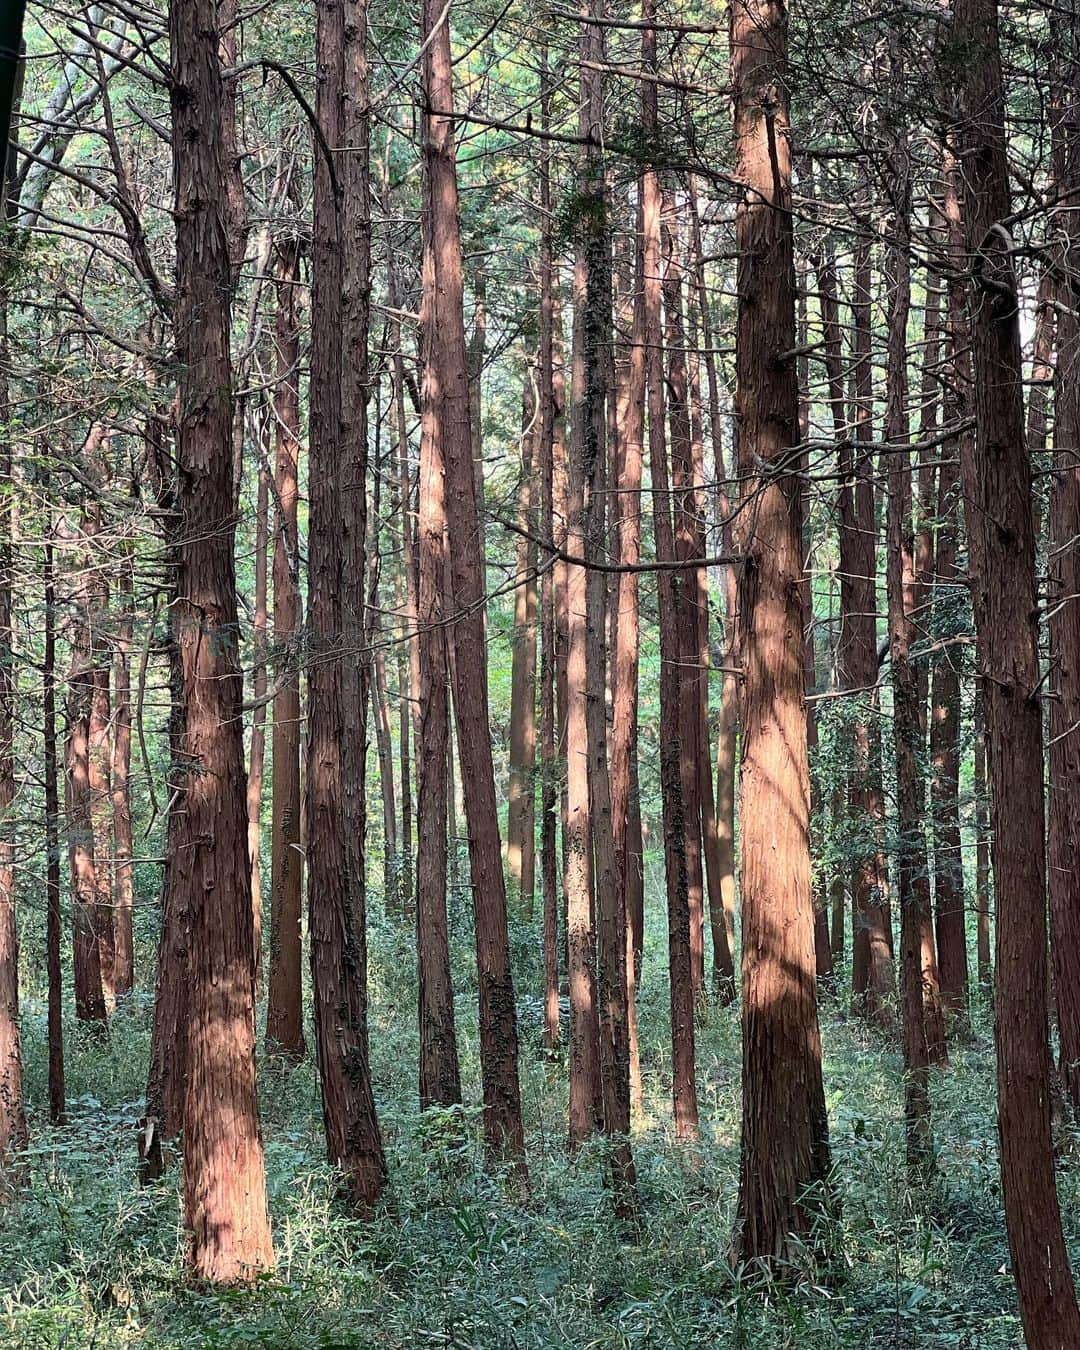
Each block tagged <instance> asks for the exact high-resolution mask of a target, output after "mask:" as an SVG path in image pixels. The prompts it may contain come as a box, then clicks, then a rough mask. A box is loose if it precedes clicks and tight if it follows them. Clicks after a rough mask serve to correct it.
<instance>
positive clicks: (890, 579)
mask: <svg viewBox="0 0 1080 1350" xmlns="http://www.w3.org/2000/svg"><path fill="white" fill-rule="evenodd" d="M892 64H893V72H892V73H893V77H894V78H895V77H896V76H897V75H898V74H899V73H900V72H899V71H898V69H897V65H898V59H897V54H896V52H895V51H894V52H893V54H892ZM907 157H908V148H907V140H906V135H905V134H904V133H903V132H902V131H901V132H900V133H899V135H898V137H897V144H895V145H894V146H893V147H892V148H891V154H890V159H891V160H892V164H891V165H890V177H891V179H892V181H891V183H890V189H891V193H892V196H893V200H894V202H895V216H894V219H893V223H892V224H891V226H890V229H889V238H888V240H887V244H886V254H885V268H886V276H885V281H886V286H887V291H886V294H887V296H888V314H889V319H888V369H887V407H886V419H885V420H886V426H885V438H886V440H887V442H888V444H889V459H888V464H889V480H888V491H889V498H888V515H887V527H886V539H887V548H886V556H887V560H888V561H887V564H886V589H887V594H888V615H889V654H890V658H891V664H892V686H893V740H894V753H895V762H896V802H897V826H898V830H899V839H898V847H897V874H898V883H899V884H898V891H899V900H900V1021H901V1031H902V1034H901V1042H902V1046H903V1055H904V1129H905V1142H906V1149H907V1164H908V1173H909V1177H910V1180H911V1182H912V1185H914V1186H918V1185H920V1184H921V1183H923V1182H925V1181H926V1179H927V1177H928V1174H929V1171H930V1169H931V1167H932V1164H933V1149H934V1143H933V1133H932V1127H931V1120H930V1076H929V1066H930V1051H929V1045H928V1025H927V1023H928V1020H929V1019H928V1014H929V1013H930V1011H931V1009H930V1008H929V1007H927V1006H926V993H927V992H928V991H926V990H925V989H924V985H923V957H922V947H923V928H924V926H928V925H929V922H930V878H929V873H928V870H927V857H926V836H925V833H924V826H923V815H924V810H925V787H924V784H923V780H922V777H921V770H920V766H919V763H918V760H919V752H920V750H921V747H922V742H923V726H922V719H921V717H920V716H919V677H918V672H917V671H916V668H915V663H914V662H913V661H912V659H911V648H912V646H913V644H914V641H915V621H914V619H913V617H912V616H913V613H914V608H915V588H916V585H917V582H916V559H915V537H914V529H913V523H912V503H911V456H910V452H909V449H908V443H909V440H910V425H909V416H908V373H907V327H908V316H909V314H910V312H911V268H910V263H909V261H908V258H909V250H910V247H911V180H910V176H909V173H908V171H907V167H906V166H907V162H908V158H907ZM937 1012H938V1017H939V1018H940V1009H938V1010H937Z"/></svg>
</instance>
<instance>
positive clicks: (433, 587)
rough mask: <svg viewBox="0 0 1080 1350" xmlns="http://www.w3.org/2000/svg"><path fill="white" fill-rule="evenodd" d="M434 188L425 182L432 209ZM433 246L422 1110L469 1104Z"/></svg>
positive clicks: (429, 269)
mask: <svg viewBox="0 0 1080 1350" xmlns="http://www.w3.org/2000/svg"><path fill="white" fill-rule="evenodd" d="M429 191H430V185H429V184H428V183H427V182H425V184H424V193H425V207H429V203H428V200H427V194H428V192H429ZM435 322H436V313H435V240H434V237H433V234H432V230H431V224H430V220H429V221H427V222H425V229H424V253H423V295H422V300H421V321H420V333H421V340H422V342H423V370H424V385H423V412H422V419H421V428H420V478H419V484H418V489H417V492H418V503H417V506H418V513H419V533H418V536H417V546H418V549H419V554H420V584H419V600H418V608H417V610H416V622H415V624H414V628H415V629H416V631H417V632H418V635H419V636H418V646H419V655H420V687H419V691H418V692H419V698H418V700H417V704H416V710H417V715H418V718H419V722H418V726H417V731H416V776H417V811H416V818H417V831H418V836H419V838H418V846H417V855H416V896H417V906H416V948H417V955H418V960H419V982H420V1105H421V1107H425V1106H433V1105H439V1106H449V1105H452V1104H454V1103H456V1102H459V1101H460V1100H461V1075H460V1070H459V1068H458V1055H457V1036H456V1031H455V1027H454V991H453V983H452V979H451V972H450V938H449V924H448V922H447V914H446V878H447V839H446V830H447V806H448V802H447V784H448V775H447V754H448V751H449V747H450V707H449V699H450V695H449V688H448V685H447V670H446V630H445V626H444V625H445V620H446V614H445V608H444V600H445V594H444V593H445V589H446V587H445V577H446V569H447V560H446V485H445V478H446V462H445V444H444V426H445V419H446V412H445V407H444V403H443V387H442V384H441V381H440V379H439V375H438V372H437V368H436V366H435V360H434V358H435V350H436V344H437V342H438V334H437V332H436V329H435Z"/></svg>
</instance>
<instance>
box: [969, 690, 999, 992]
mask: <svg viewBox="0 0 1080 1350" xmlns="http://www.w3.org/2000/svg"><path fill="white" fill-rule="evenodd" d="M984 697H985V696H984V694H983V687H982V677H981V676H979V675H976V677H975V708H974V716H973V719H972V721H973V724H974V725H973V731H974V739H975V751H974V756H973V758H974V763H973V765H972V791H973V793H974V795H975V915H976V919H975V923H976V952H977V958H976V959H977V967H976V968H977V970H978V974H979V984H980V985H981V986H982V987H983V989H989V988H990V986H991V983H992V981H993V973H994V972H993V967H992V965H991V961H990V946H991V934H990V819H989V814H990V813H989V809H988V808H989V786H988V784H987V781H986V718H985V713H984V710H983V701H984Z"/></svg>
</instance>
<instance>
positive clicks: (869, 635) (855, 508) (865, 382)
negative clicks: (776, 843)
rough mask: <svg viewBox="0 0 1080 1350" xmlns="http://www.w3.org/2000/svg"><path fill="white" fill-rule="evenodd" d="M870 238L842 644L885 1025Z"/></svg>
mask: <svg viewBox="0 0 1080 1350" xmlns="http://www.w3.org/2000/svg"><path fill="white" fill-rule="evenodd" d="M870 291H871V267H870V245H869V242H868V241H866V240H862V239H860V241H859V243H858V244H857V246H856V255H855V274H854V278H853V297H852V303H851V317H852V327H853V329H854V337H853V344H852V345H853V350H852V385H853V390H854V404H855V409H854V411H855V445H854V446H852V444H851V443H850V441H848V440H846V439H845V440H844V441H843V442H841V446H840V472H841V476H842V482H843V489H842V492H841V501H840V641H839V644H838V647H839V650H838V653H837V655H838V659H839V662H840V669H841V677H842V680H843V684H844V688H845V689H847V690H849V691H850V692H851V694H852V699H851V705H852V713H851V716H852V739H853V744H854V751H855V763H854V768H853V773H852V783H851V789H850V793H849V800H850V806H851V819H850V821H849V826H848V832H849V835H850V836H851V838H852V841H853V845H854V848H855V850H856V852H857V856H856V858H855V861H854V866H853V875H852V922H853V933H852V996H853V1001H854V1002H855V1004H856V1006H857V1007H858V1008H860V1009H861V1010H862V1011H864V1012H865V1013H866V1015H867V1016H868V1017H870V1018H872V1019H873V1020H874V1021H876V1022H878V1023H880V1024H882V1025H888V1024H889V1022H890V1021H891V1013H890V1010H889V1002H890V998H891V995H892V991H893V985H894V980H893V965H892V933H891V930H890V924H889V911H888V900H887V895H886V878H885V875H884V871H883V869H882V866H881V863H880V859H879V850H880V838H881V827H882V822H883V820H884V802H883V797H882V793H881V782H880V778H881V768H880V731H879V729H878V725H877V705H878V696H877V690H876V685H877V672H878V664H877V586H876V582H875V573H876V558H875V555H876V552H877V526H876V517H875V511H874V487H873V472H874V461H873V451H872V449H871V448H870V443H871V442H872V440H873V435H874V431H873V368H872V365H871V329H870V300H871V293H870Z"/></svg>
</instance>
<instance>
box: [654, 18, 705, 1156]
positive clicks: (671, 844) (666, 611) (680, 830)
mask: <svg viewBox="0 0 1080 1350" xmlns="http://www.w3.org/2000/svg"><path fill="white" fill-rule="evenodd" d="M642 17H643V18H644V19H645V21H646V23H649V24H650V26H649V27H646V28H644V29H643V30H642V35H641V58H642V66H643V68H644V69H645V70H646V71H648V72H651V73H655V71H656V64H657V62H656V29H655V27H653V26H652V25H651V22H650V21H655V17H656V7H655V3H654V0H644V3H643V5H642ZM641 100H642V124H643V126H644V128H645V132H646V136H648V135H651V134H654V133H655V131H656V127H657V95H656V85H655V84H654V83H653V82H652V81H643V82H642V94H641ZM641 194H642V238H643V244H642V247H643V249H644V267H643V270H644V295H645V347H646V390H647V400H646V401H647V407H648V417H649V469H650V473H651V476H652V490H653V534H654V538H655V541H656V556H657V559H658V561H660V562H672V561H674V559H675V539H674V533H673V528H672V521H671V508H670V505H669V497H668V466H667V449H666V446H665V441H664V403H665V400H664V361H663V330H662V326H661V302H662V275H661V254H660V245H661V229H660V214H661V191H660V182H659V178H658V176H657V173H656V170H655V168H653V167H652V166H649V167H648V168H647V169H646V170H645V172H644V173H643V174H642V179H641ZM675 585H676V582H675V573H674V572H673V571H672V570H671V569H670V568H665V569H664V570H662V571H659V572H658V573H657V574H656V591H657V600H658V605H659V613H660V791H661V799H662V800H661V806H662V812H663V820H664V873H665V879H666V883H667V913H668V967H669V971H670V989H671V994H670V997H671V1048H672V1101H673V1107H674V1114H675V1133H676V1136H677V1137H678V1138H680V1139H694V1138H696V1137H697V1133H698V1104H697V1073H696V1066H695V1053H694V1052H695V1036H694V987H693V974H692V959H691V925H690V907H689V888H690V878H689V873H688V868H687V856H686V855H687V850H686V814H685V803H684V801H683V775H682V750H681V746H680V740H679V737H680V731H681V725H682V724H681V720H680V714H679V707H680V704H679V644H678V630H677V627H676V595H675Z"/></svg>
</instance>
